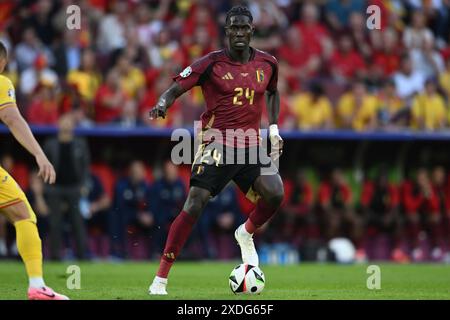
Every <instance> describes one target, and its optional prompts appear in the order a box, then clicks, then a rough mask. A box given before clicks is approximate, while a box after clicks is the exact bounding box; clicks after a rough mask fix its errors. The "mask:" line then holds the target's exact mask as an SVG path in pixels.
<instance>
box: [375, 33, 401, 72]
mask: <svg viewBox="0 0 450 320" xmlns="http://www.w3.org/2000/svg"><path fill="white" fill-rule="evenodd" d="M381 38H382V44H381V46H382V48H381V50H379V51H376V52H375V53H374V54H373V58H372V59H373V63H374V64H375V65H377V66H378V67H379V68H380V70H381V71H382V72H383V75H384V76H386V77H390V76H392V75H393V74H394V73H395V72H396V71H397V70H398V69H399V67H400V56H401V46H399V38H398V34H397V32H396V31H395V30H394V29H392V28H388V29H386V30H384V31H383V33H382V34H381Z"/></svg>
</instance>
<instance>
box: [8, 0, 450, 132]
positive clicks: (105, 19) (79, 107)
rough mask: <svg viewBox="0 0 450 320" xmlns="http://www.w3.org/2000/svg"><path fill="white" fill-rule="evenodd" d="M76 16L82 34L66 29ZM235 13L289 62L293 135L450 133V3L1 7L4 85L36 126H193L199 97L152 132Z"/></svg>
mask: <svg viewBox="0 0 450 320" xmlns="http://www.w3.org/2000/svg"><path fill="white" fill-rule="evenodd" d="M71 4H77V5H78V6H79V7H80V9H81V28H80V30H69V29H68V28H67V26H66V20H67V18H68V17H69V15H68V14H67V13H66V10H67V7H68V6H69V5H71ZM235 4H247V5H248V7H249V8H250V10H251V12H252V14H253V17H254V24H255V26H256V31H255V34H254V39H253V43H252V45H253V46H254V47H256V48H259V49H262V50H265V51H268V52H270V53H271V54H273V55H274V56H275V57H276V58H277V59H278V61H279V64H280V70H279V72H280V76H279V90H280V92H281V98H282V101H281V103H282V108H281V119H280V122H281V126H282V127H283V128H285V129H292V130H293V129H302V130H308V129H319V130H320V129H333V128H338V129H353V130H358V131H363V130H376V129H383V130H395V129H398V128H400V129H404V128H406V127H408V128H411V129H414V130H445V128H447V127H448V126H449V119H450V116H449V115H450V112H449V98H450V1H448V0H434V1H419V0H403V1H402V0H366V1H365V0H330V1H324V0H323V1H322V0H318V1H307V0H304V1H300V0H299V1H296V0H250V1H234V0H214V1H212V0H191V1H189V0H167V1H156V0H128V1H106V0H80V1H71V0H60V1H56V0H55V1H51V0H37V1H32V0H20V1H19V0H17V1H2V2H1V3H0V40H1V41H4V42H5V43H6V44H7V46H8V48H9V51H10V63H9V65H8V68H7V70H6V76H8V77H9V78H10V79H11V80H12V81H13V83H14V84H15V85H16V88H17V96H18V101H19V104H20V108H21V110H22V111H23V113H24V114H25V115H26V117H27V118H28V120H29V121H30V123H32V124H42V125H54V124H56V122H57V120H58V118H59V117H60V116H61V115H62V114H64V113H66V112H72V113H74V114H75V115H76V118H77V125H80V126H94V125H99V124H115V125H118V126H122V127H135V126H142V125H146V126H152V127H155V126H169V127H180V126H192V124H193V121H194V120H196V119H198V117H199V114H200V113H201V112H202V111H203V109H204V101H203V98H202V94H201V90H200V89H199V88H196V89H194V90H192V91H191V92H189V93H187V94H185V95H183V96H182V97H181V98H180V99H179V100H178V101H177V102H176V103H175V105H174V106H173V107H172V109H171V112H170V116H169V117H168V118H167V119H164V120H160V121H156V122H150V121H149V119H148V116H147V115H148V110H149V109H150V108H151V107H152V106H153V105H154V104H155V102H156V100H157V98H158V96H159V94H160V93H162V91H164V90H165V89H166V88H167V87H168V86H169V85H170V82H171V81H172V80H171V79H172V76H173V75H175V74H177V73H178V72H180V70H182V69H183V68H184V67H185V66H187V65H188V64H190V63H191V62H192V61H194V60H195V59H197V58H199V57H201V56H202V55H204V54H206V53H208V52H210V51H212V50H216V49H220V48H223V47H224V46H225V45H226V44H225V41H224V37H223V33H224V29H223V24H224V20H225V19H224V17H225V14H226V12H227V10H229V9H230V8H231V6H232V5H235ZM369 5H377V6H378V7H379V8H380V16H379V17H380V21H377V22H379V27H380V29H374V30H371V29H369V28H368V27H367V25H366V22H367V19H368V18H369V14H367V13H366V9H367V7H368V6H369ZM265 122H266V120H264V121H263V125H264V124H265Z"/></svg>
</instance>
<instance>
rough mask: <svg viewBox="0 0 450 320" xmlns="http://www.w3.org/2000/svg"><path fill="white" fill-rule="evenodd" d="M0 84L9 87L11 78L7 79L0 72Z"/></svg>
mask: <svg viewBox="0 0 450 320" xmlns="http://www.w3.org/2000/svg"><path fill="white" fill-rule="evenodd" d="M0 86H2V87H5V86H6V87H11V86H12V82H11V80H9V78H8V77H5V76H4V75H2V74H0Z"/></svg>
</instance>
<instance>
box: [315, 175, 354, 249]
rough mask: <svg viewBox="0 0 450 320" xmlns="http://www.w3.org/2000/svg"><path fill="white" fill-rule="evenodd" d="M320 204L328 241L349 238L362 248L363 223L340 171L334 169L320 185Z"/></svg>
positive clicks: (322, 222)
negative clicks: (355, 209)
mask: <svg viewBox="0 0 450 320" xmlns="http://www.w3.org/2000/svg"><path fill="white" fill-rule="evenodd" d="M318 204H319V213H320V216H321V225H322V226H323V227H324V232H323V233H322V234H324V235H325V236H326V237H327V239H331V238H335V237H349V238H351V239H352V240H353V242H354V244H355V245H356V246H357V247H358V248H361V244H362V243H361V237H362V233H363V226H362V221H361V219H360V218H359V217H358V216H357V215H356V214H355V212H354V211H353V209H352V207H351V204H352V191H351V189H350V186H349V185H348V183H347V181H346V180H345V177H344V175H343V173H342V171H341V170H340V169H334V170H333V171H332V173H331V175H330V178H328V179H325V180H323V181H322V182H321V183H320V185H319V192H318Z"/></svg>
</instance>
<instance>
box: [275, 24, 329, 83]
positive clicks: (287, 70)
mask: <svg viewBox="0 0 450 320" xmlns="http://www.w3.org/2000/svg"><path fill="white" fill-rule="evenodd" d="M277 57H278V59H279V61H280V73H282V74H284V75H285V76H286V77H287V80H288V83H289V86H290V87H291V88H293V89H299V81H305V80H306V79H308V78H310V77H313V76H314V75H316V73H317V71H318V70H319V68H320V65H321V59H320V58H319V56H317V55H315V54H312V53H311V51H310V47H309V44H308V43H305V42H304V41H303V39H302V35H301V33H300V32H299V29H298V28H296V27H291V28H289V29H288V31H287V33H286V38H285V41H284V42H283V45H282V46H281V47H279V48H278V53H277Z"/></svg>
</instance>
